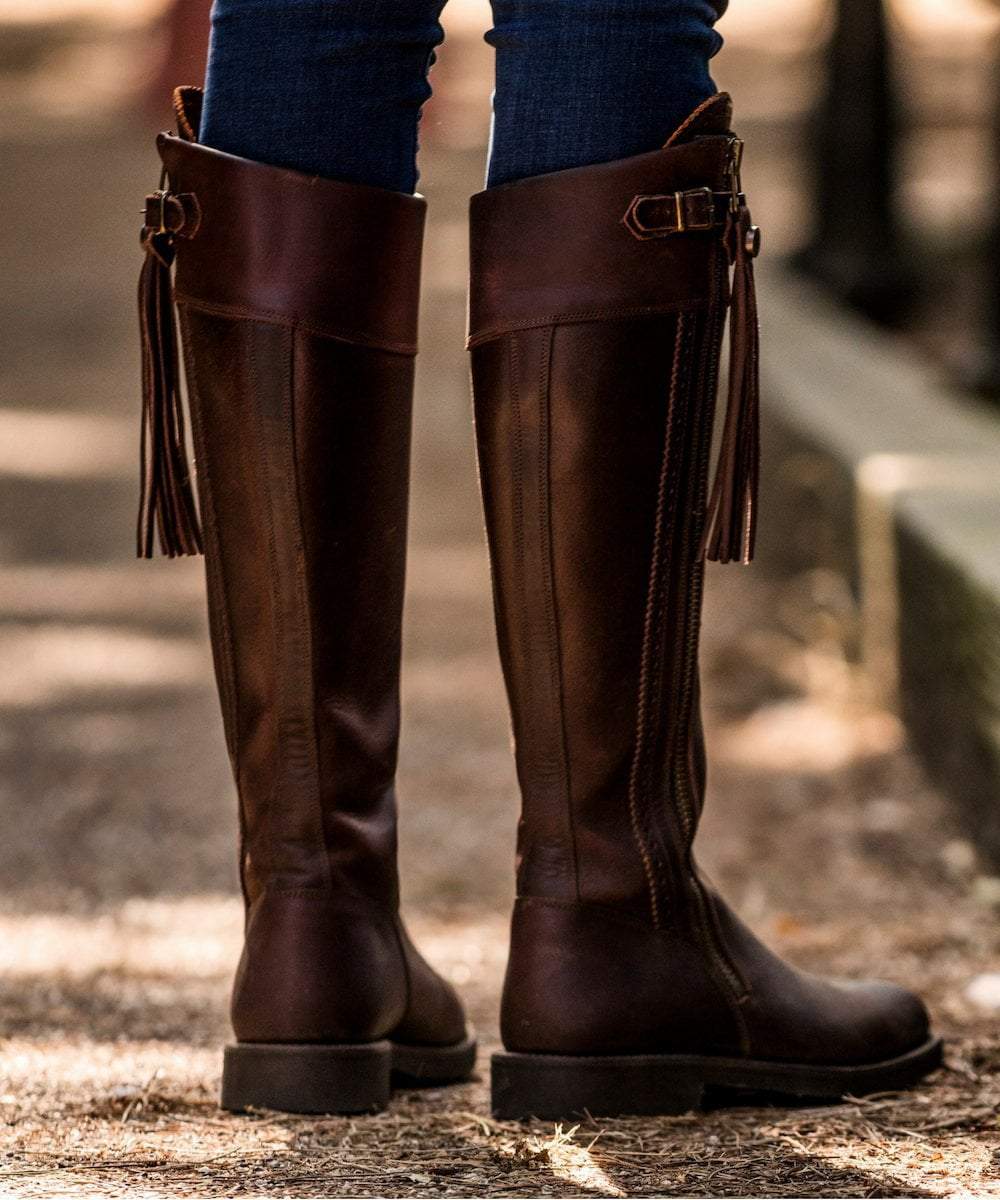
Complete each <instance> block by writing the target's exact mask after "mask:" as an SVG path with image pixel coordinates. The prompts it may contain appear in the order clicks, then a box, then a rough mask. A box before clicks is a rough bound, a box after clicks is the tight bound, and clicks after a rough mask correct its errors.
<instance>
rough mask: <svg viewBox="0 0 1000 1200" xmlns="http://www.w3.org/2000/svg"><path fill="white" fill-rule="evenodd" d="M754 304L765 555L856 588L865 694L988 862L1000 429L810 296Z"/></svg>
mask: <svg viewBox="0 0 1000 1200" xmlns="http://www.w3.org/2000/svg"><path fill="white" fill-rule="evenodd" d="M760 293H761V295H760V307H761V315H762V339H763V361H762V381H761V382H762V402H763V421H764V436H765V443H764V453H765V463H764V468H765V476H764V508H763V510H762V515H763V520H762V525H763V528H762V536H761V558H762V560H763V562H764V564H765V566H770V567H772V568H775V569H778V570H780V571H784V570H789V569H792V570H795V569H802V568H804V567H812V566H826V567H832V568H834V569H836V570H838V571H839V572H840V573H842V574H844V575H845V576H846V577H847V578H848V579H849V580H850V581H851V582H852V584H853V585H854V587H855V589H856V594H857V596H858V602H859V614H860V628H859V638H858V642H859V644H858V651H859V654H860V657H861V659H862V661H863V662H864V664H865V666H866V667H867V669H868V673H869V676H870V678H871V680H872V682H873V686H874V688H875V690H876V693H877V694H878V696H879V698H880V700H881V701H882V702H883V703H885V704H886V705H887V706H889V707H891V708H893V709H894V710H896V711H898V712H899V713H900V714H901V716H902V717H903V719H904V721H905V722H906V725H907V727H908V730H909V732H910V735H911V739H912V742H913V745H914V747H915V748H916V750H917V752H918V753H919V754H920V756H921V757H922V759H923V760H924V762H925V764H926V766H927V767H928V770H929V772H930V774H931V776H932V777H933V778H934V779H935V780H936V781H937V783H938V784H939V785H940V786H941V787H942V788H943V789H944V790H945V791H946V792H947V793H948V794H950V795H951V796H952V797H953V798H954V800H955V801H956V803H957V804H958V805H959V806H960V808H961V810H962V812H963V813H964V814H965V816H966V819H967V824H968V828H969V831H970V836H971V837H972V838H973V839H974V840H975V841H976V842H977V843H978V844H979V845H980V846H981V847H982V849H984V850H985V851H986V852H987V853H988V854H990V855H991V856H992V857H993V858H994V859H995V860H996V861H998V862H1000V804H998V799H1000V414H997V413H994V412H992V411H990V410H989V409H988V408H987V407H986V406H979V405H977V404H975V403H974V402H970V401H969V400H967V399H966V398H964V397H961V396H960V395H958V394H956V393H954V392H953V391H950V390H949V389H948V388H947V387H946V386H945V385H944V384H942V382H941V381H940V379H939V378H938V377H937V376H936V374H935V372H934V370H933V369H932V367H931V366H930V365H929V364H928V363H927V362H926V361H924V360H923V359H922V358H921V357H920V355H919V354H918V353H917V352H916V351H915V350H914V349H913V347H912V346H911V345H909V344H907V343H905V342H903V341H902V340H901V339H899V338H897V337H894V336H892V335H890V334H886V333H883V332H881V331H879V330H877V329H873V328H872V327H871V326H869V325H867V324H866V323H864V322H862V321H860V320H858V319H856V318H853V317H851V316H850V315H846V314H845V313H844V312H843V311H842V310H841V309H840V308H838V307H836V306H835V305H833V304H832V303H831V302H830V301H828V300H827V299H825V298H824V297H823V296H822V295H821V294H819V293H818V292H817V290H816V289H815V288H813V287H812V286H810V285H809V284H808V283H806V282H804V281H801V280H798V279H795V278H793V277H791V276H789V275H787V274H784V273H782V272H780V271H776V270H773V269H771V270H768V271H764V272H761V275H760ZM792 512H794V513H795V520H794V521H783V520H782V514H786V513H792Z"/></svg>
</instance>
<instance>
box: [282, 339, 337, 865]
mask: <svg viewBox="0 0 1000 1200" xmlns="http://www.w3.org/2000/svg"><path fill="white" fill-rule="evenodd" d="M298 333H299V330H298V326H293V327H292V328H291V330H290V331H289V347H288V386H287V389H286V391H285V400H284V403H283V404H282V410H283V412H282V416H283V417H284V418H285V419H286V427H287V430H288V437H289V443H290V444H289V450H290V454H289V460H290V461H289V468H290V470H289V472H288V474H285V473H284V472H283V473H282V474H283V477H284V479H285V480H286V484H285V489H286V497H285V498H286V500H287V501H290V502H291V503H290V504H289V512H290V513H291V514H293V515H292V521H293V522H294V537H295V564H296V567H297V570H296V574H295V595H296V601H297V605H296V607H297V611H298V613H299V614H300V618H299V619H300V622H301V632H302V636H303V640H304V642H305V646H304V649H305V652H306V657H307V660H308V672H309V683H310V695H309V700H310V704H309V712H310V718H311V719H310V720H308V721H307V722H306V725H307V728H308V731H309V733H308V737H307V745H306V749H307V753H308V754H309V757H310V759H311V762H310V766H311V767H312V774H313V780H312V783H313V788H312V790H313V793H314V796H313V800H314V803H315V806H316V809H317V814H316V815H317V817H318V821H319V843H320V844H319V850H320V857H321V859H322V862H323V873H324V875H325V877H326V886H327V887H328V888H329V887H330V885H331V879H330V861H329V858H328V857H327V853H326V829H325V822H324V820H323V805H322V799H321V797H322V784H321V771H322V764H321V762H320V755H319V732H318V729H317V720H318V712H319V705H318V703H317V699H316V675H315V653H314V648H313V620H312V608H311V605H310V603H309V596H308V592H307V588H306V582H305V579H306V549H305V534H304V532H303V529H302V497H301V493H300V491H299V486H300V479H299V469H298V463H299V457H298V454H297V453H296V437H295V434H296V418H297V411H298V405H297V404H296V374H295V348H296V344H297V341H298ZM289 479H290V483H289ZM289 493H290V494H289Z"/></svg>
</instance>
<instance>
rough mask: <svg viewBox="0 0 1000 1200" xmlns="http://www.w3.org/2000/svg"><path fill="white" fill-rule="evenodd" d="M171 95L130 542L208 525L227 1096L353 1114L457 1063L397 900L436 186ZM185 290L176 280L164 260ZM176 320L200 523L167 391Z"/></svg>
mask: <svg viewBox="0 0 1000 1200" xmlns="http://www.w3.org/2000/svg"><path fill="white" fill-rule="evenodd" d="M200 100H201V96H200V93H199V92H198V91H197V90H195V89H182V90H181V91H180V92H178V93H177V97H176V102H175V106H176V109H177V118H178V127H179V135H178V136H174V135H170V134H162V135H161V136H160V138H159V140H158V148H159V152H160V156H161V158H162V160H163V165H164V182H163V184H162V185H161V190H160V191H159V192H158V193H157V194H156V195H154V196H151V197H150V198H149V200H148V202H147V210H146V225H145V228H144V231H143V242H144V245H145V247H146V250H147V260H146V265H145V267H144V269H143V277H142V282H141V285H140V308H141V312H142V325H143V331H144V342H143V348H144V354H143V368H144V372H143V373H144V384H145V409H144V432H145V437H144V443H145V444H144V489H143V511H142V513H141V516H140V528H139V551H140V554H143V555H149V554H151V553H152V550H153V543H154V540H155V537H156V535H157V534H158V535H159V539H160V542H161V548H162V549H163V550H164V551H165V552H166V553H168V554H170V555H173V554H185V553H195V552H197V551H198V550H199V548H200V547H201V543H202V540H204V551H205V559H206V566H207V576H208V601H209V616H210V621H211V632H212V645H213V651H214V657H215V666H216V674H217V677H218V682H219V690H220V693H221V696H222V708H223V718H224V724H225V729H226V736H227V741H228V746H229V752H230V757H231V759H232V762H233V768H234V773H235V776H236V782H237V789H238V792H239V805H240V824H241V833H242V839H241V840H242V849H241V856H240V873H241V878H242V883H243V892H244V897H245V900H246V912H247V918H246V940H245V946H244V950H243V956H242V959H241V961H240V965H239V969H238V971H237V975H236V981H235V985H234V989H233V999H232V1019H233V1027H234V1029H235V1032H236V1037H237V1041H236V1043H235V1044H234V1045H231V1046H229V1047H228V1048H227V1050H226V1055H225V1066H224V1072H223V1080H222V1103H223V1106H224V1107H225V1108H230V1109H245V1108H249V1107H259V1108H272V1109H283V1110H286V1111H291V1112H357V1111H365V1110H370V1109H376V1108H379V1107H381V1106H383V1105H385V1103H386V1102H387V1101H388V1099H389V1095H390V1086H391V1082H392V1080H393V1079H394V1078H395V1079H396V1080H400V1081H411V1082H414V1081H415V1082H423V1083H444V1082H450V1081H455V1080H460V1079H464V1078H466V1077H467V1076H468V1075H469V1073H470V1071H471V1069H472V1065H473V1062H474V1059H475V1043H474V1041H473V1040H472V1039H471V1038H470V1037H469V1035H468V1032H467V1030H466V1026H465V1019H464V1016H463V1013H462V1008H461V1005H460V1004H459V1002H458V999H457V997H456V996H455V993H454V992H453V990H452V989H451V987H450V986H449V985H448V984H447V983H445V982H444V980H442V979H441V978H440V977H439V976H438V975H437V974H435V972H434V971H432V970H431V968H430V967H429V966H428V965H427V963H426V962H424V960H423V959H422V958H421V957H420V955H419V954H418V953H417V951H416V950H415V949H414V948H413V945H412V943H411V942H410V940H409V938H408V937H407V934H406V931H405V930H404V928H403V925H402V923H401V921H400V918H399V912H398V886H397V875H396V800H395V792H394V782H393V781H394V774H395V767H396V748H397V742H398V735H399V659H400V624H401V614H402V606H403V576H404V565H405V552H406V518H407V491H408V475H409V445H410V413H411V398H412V384H413V355H414V352H415V339H416V323H417V301H418V291H419V272H420V250H421V240H422V233H423V222H424V202H423V201H422V200H420V199H417V198H414V197H412V196H404V195H400V194H397V193H394V192H388V191H382V190H381V189H377V188H368V187H359V186H355V185H348V184H342V183H336V182H332V181H329V180H324V179H317V178H313V177H309V176H306V175H302V174H299V173H298V172H295V171H286V170H278V169H276V168H274V167H270V166H265V165H264V164H262V163H257V162H251V161H248V160H246V159H242V158H235V157H233V156H231V155H227V154H221V153H219V152H217V151H215V150H211V149H209V148H208V147H206V146H202V145H199V144H198V142H197V131H198V123H199V113H200ZM175 257H176V281H175V283H176V286H175V289H174V295H173V296H172V294H171V277H170V276H171V271H170V268H171V265H172V262H173V260H174V258H175ZM174 299H175V300H176V308H177V312H178V313H179V317H180V326H181V332H182V335H183V344H184V356H185V365H186V374H187V381H188V391H189V396H190V402H191V410H192V418H193V425H194V441H195V447H196V451H197V455H198V468H199V469H198V489H199V493H200V511H201V515H202V517H203V519H204V539H202V535H201V532H200V528H199V521H198V516H197V513H196V509H195V504H194V499H193V496H192V493H191V487H190V482H189V478H188V471H187V466H186V459H185V453H184V430H183V420H182V415H181V413H182V410H181V406H180V403H179V398H178V394H177V361H176V359H177V355H176V350H175V344H174V330H173V300H174Z"/></svg>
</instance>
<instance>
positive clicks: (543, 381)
mask: <svg viewBox="0 0 1000 1200" xmlns="http://www.w3.org/2000/svg"><path fill="white" fill-rule="evenodd" d="M554 339H555V328H554V327H553V328H552V329H550V330H549V333H548V336H547V337H546V339H545V342H544V346H543V350H542V354H541V363H540V369H539V382H538V407H539V422H538V426H539V439H538V440H539V445H538V460H539V461H538V470H539V480H540V481H541V486H542V488H543V489H544V494H543V495H542V496H541V497H540V498H539V499H540V503H539V505H538V519H539V524H540V527H541V528H540V530H539V533H540V537H541V550H542V554H543V555H544V561H545V576H544V579H543V591H544V597H545V616H546V618H547V620H546V634H547V640H548V644H549V646H548V649H549V671H550V673H551V681H552V687H553V689H554V691H555V696H554V697H553V699H555V700H556V701H557V711H558V715H559V730H558V738H559V756H560V759H561V762H560V764H559V765H560V767H561V773H562V782H563V788H564V791H565V801H566V825H567V829H568V831H569V841H570V850H571V853H572V855H573V890H574V891H575V893H576V895H577V896H579V894H580V871H579V861H578V857H577V850H576V830H575V828H574V825H573V800H572V796H573V792H572V788H571V786H570V765H569V753H568V750H567V746H566V706H565V698H564V693H563V683H562V656H561V653H560V640H559V618H558V613H557V609H556V599H555V573H554V567H553V559H552V493H551V475H552V470H551V441H552V439H551V415H552V414H551V406H550V385H551V369H552V349H553V342H554Z"/></svg>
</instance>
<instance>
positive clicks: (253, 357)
mask: <svg viewBox="0 0 1000 1200" xmlns="http://www.w3.org/2000/svg"><path fill="white" fill-rule="evenodd" d="M248 333H249V336H248V337H247V339H246V343H247V376H248V382H249V385H250V386H249V388H248V389H247V390H248V394H249V397H250V403H249V404H248V406H247V407H248V408H249V410H250V424H251V426H252V437H253V443H254V451H253V458H254V459H255V460H256V462H257V470H258V472H259V484H260V487H261V488H262V490H263V493H264V505H263V508H264V513H265V519H264V526H265V533H266V538H267V552H268V562H269V570H268V579H269V580H270V581H273V579H274V557H275V556H274V519H273V514H272V508H271V493H270V488H269V487H268V483H267V469H266V467H267V464H266V462H265V461H264V458H263V453H264V452H263V444H264V443H263V440H262V437H261V434H262V429H261V421H260V414H259V412H258V405H257V387H258V372H257V353H256V346H255V345H254V337H253V326H252V325H251V326H250V328H249V330H248ZM266 594H267V607H268V611H269V614H270V626H271V629H272V631H275V632H273V633H272V640H273V641H275V643H276V641H277V633H276V630H277V611H276V608H275V603H274V594H273V588H272V587H268V588H267V589H266ZM275 657H276V658H277V645H275ZM279 730H280V726H279ZM277 736H278V738H279V739H280V731H279V733H278V734H277ZM275 750H276V753H278V754H280V749H279V747H277V746H276V747H275ZM276 786H277V784H276V782H275V781H274V780H273V779H272V781H271V786H270V788H269V789H268V792H267V795H266V797H265V799H264V811H263V812H262V813H261V821H260V825H261V826H262V827H263V829H264V832H265V836H264V838H263V839H262V840H263V844H264V845H265V846H267V847H268V852H267V853H266V855H265V858H264V862H265V863H266V865H267V867H268V868H269V869H270V871H272V872H273V871H274V869H275V866H274V845H275V838H274V829H273V827H272V821H273V819H274V810H275V804H274V791H275V788H276Z"/></svg>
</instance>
